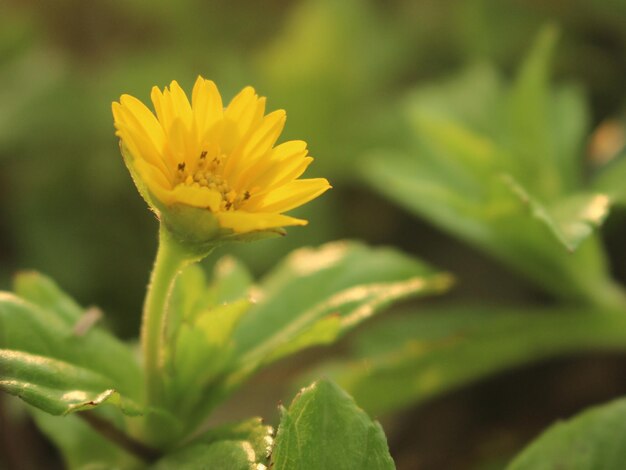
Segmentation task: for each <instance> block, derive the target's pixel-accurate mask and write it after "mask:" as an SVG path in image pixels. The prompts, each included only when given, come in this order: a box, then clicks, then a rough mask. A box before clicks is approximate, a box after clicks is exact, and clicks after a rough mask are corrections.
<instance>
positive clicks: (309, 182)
mask: <svg viewBox="0 0 626 470" xmlns="http://www.w3.org/2000/svg"><path fill="white" fill-rule="evenodd" d="M330 187H331V186H330V184H329V183H328V180H326V179H325V178H312V179H306V180H295V181H291V182H290V183H287V184H285V185H283V186H281V187H279V188H277V189H275V190H273V191H270V192H268V193H267V195H266V196H265V197H264V198H263V199H262V200H260V201H259V202H258V203H256V204H255V205H254V210H258V211H262V212H286V211H288V210H291V209H293V208H295V207H298V206H301V205H302V204H306V203H307V202H309V201H310V200H312V199H315V198H316V197H317V196H319V195H320V194H322V193H324V192H325V191H327V190H328V189H330ZM249 207H250V206H249V205H247V204H246V206H245V208H246V209H248V208H249ZM250 208H252V207H250Z"/></svg>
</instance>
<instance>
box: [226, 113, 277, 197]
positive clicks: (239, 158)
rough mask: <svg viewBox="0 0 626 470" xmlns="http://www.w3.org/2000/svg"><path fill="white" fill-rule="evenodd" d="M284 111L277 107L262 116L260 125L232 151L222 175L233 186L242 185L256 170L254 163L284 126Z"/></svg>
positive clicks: (270, 145) (244, 184)
mask: <svg viewBox="0 0 626 470" xmlns="http://www.w3.org/2000/svg"><path fill="white" fill-rule="evenodd" d="M285 120H286V115H285V111H284V110H282V109H279V110H278V111H274V112H273V113H270V114H268V115H267V116H265V117H264V118H263V122H262V123H261V125H260V126H259V127H258V128H257V129H255V130H254V131H253V132H252V133H251V134H250V137H249V138H247V139H245V140H244V142H243V143H242V144H241V145H240V146H239V147H238V148H237V149H235V150H234V151H233V154H234V155H233V156H232V158H229V159H228V161H227V162H226V166H225V168H224V176H225V177H226V178H228V179H229V181H230V183H231V185H232V186H233V187H234V188H239V187H244V186H246V185H247V182H248V181H249V180H250V178H251V177H252V176H253V175H254V173H255V172H256V171H257V170H256V168H255V164H256V163H257V161H258V160H259V159H260V158H261V157H263V155H265V154H266V153H267V152H268V151H269V150H270V149H271V148H272V146H273V145H274V144H275V143H276V141H277V140H278V137H280V134H281V132H282V131H283V128H284V127H285Z"/></svg>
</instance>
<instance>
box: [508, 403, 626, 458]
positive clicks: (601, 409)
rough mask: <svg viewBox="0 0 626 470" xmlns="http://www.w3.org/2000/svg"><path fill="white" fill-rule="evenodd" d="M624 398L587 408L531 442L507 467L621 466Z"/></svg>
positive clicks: (625, 422) (625, 420) (625, 452)
mask: <svg viewBox="0 0 626 470" xmlns="http://www.w3.org/2000/svg"><path fill="white" fill-rule="evenodd" d="M624 435H626V399H625V398H621V399H619V400H615V401H613V402H611V403H608V404H605V405H601V406H596V407H593V408H590V409H588V410H586V411H584V412H583V413H581V414H579V415H577V416H575V417H574V418H572V419H570V420H568V421H565V422H560V423H557V424H555V425H553V426H552V427H550V428H549V429H548V430H547V431H545V432H544V433H543V434H542V435H541V436H539V438H537V440H535V441H534V442H532V443H531V444H530V445H529V446H528V447H527V448H526V449H525V450H524V451H522V453H521V454H520V455H519V456H518V457H517V458H515V460H514V461H513V462H512V463H511V464H510V465H509V466H508V467H507V469H508V470H559V469H568V470H596V469H600V468H601V469H604V470H621V469H622V468H624V462H626V446H624Z"/></svg>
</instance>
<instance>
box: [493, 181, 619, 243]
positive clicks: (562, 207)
mask: <svg viewBox="0 0 626 470" xmlns="http://www.w3.org/2000/svg"><path fill="white" fill-rule="evenodd" d="M503 180H504V181H505V182H506V184H507V185H508V186H509V187H510V188H511V191H513V193H514V194H515V195H516V196H517V197H519V199H520V201H521V202H523V203H524V204H527V205H528V208H529V209H530V211H531V213H532V215H533V216H534V217H535V218H536V219H537V220H539V221H541V222H542V223H544V224H545V225H546V227H547V228H548V229H549V230H550V231H551V232H552V233H553V234H554V236H555V237H556V238H557V239H558V240H559V241H560V242H561V243H563V245H565V246H566V247H567V249H568V250H570V251H574V250H576V249H577V248H578V246H579V245H580V243H581V242H582V241H583V240H585V239H586V238H587V237H588V236H589V235H590V234H591V233H592V232H593V230H594V229H595V228H598V227H600V226H601V225H602V223H603V222H604V220H605V219H606V217H607V215H608V213H609V202H610V201H609V197H608V196H607V195H605V194H600V193H595V194H584V193H579V194H575V195H572V196H569V197H567V198H563V199H560V200H558V201H557V203H556V204H554V205H553V206H552V207H547V206H546V205H545V204H543V203H541V202H540V201H539V200H537V199H536V198H535V197H533V196H531V195H530V194H529V193H528V192H527V191H526V190H525V189H524V188H523V187H522V185H520V184H519V183H518V182H517V181H515V179H514V178H513V177H512V176H510V175H503Z"/></svg>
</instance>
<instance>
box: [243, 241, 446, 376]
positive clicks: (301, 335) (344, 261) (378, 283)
mask: <svg viewBox="0 0 626 470" xmlns="http://www.w3.org/2000/svg"><path fill="white" fill-rule="evenodd" d="M449 285H450V278H449V276H447V275H443V274H440V273H436V272H435V271H433V270H432V269H431V268H429V267H427V266H426V265H425V264H422V263H420V262H418V261H417V260H415V259H411V258H409V257H407V256H405V255H403V254H401V253H400V252H397V251H395V250H392V249H389V248H377V249H372V248H369V247H367V246H365V245H362V244H359V243H355V242H350V243H348V242H336V243H329V244H327V245H324V246H322V247H320V248H317V249H312V248H303V249H300V250H297V251H296V252H294V253H292V254H291V255H290V256H289V257H288V258H287V259H286V260H285V261H284V262H282V263H281V264H280V265H279V266H278V267H277V268H276V269H275V270H274V271H272V273H271V274H270V275H269V276H268V277H267V278H265V279H264V280H263V282H262V283H261V284H260V286H259V289H258V291H257V292H256V296H257V300H256V304H255V305H253V307H252V308H251V309H250V311H249V312H248V313H247V314H246V315H245V316H244V317H243V318H242V320H241V322H240V323H239V325H238V326H237V328H236V329H235V331H234V336H233V340H234V341H235V345H236V351H235V354H236V355H237V357H238V361H239V367H240V368H242V370H244V371H251V370H254V368H256V367H257V366H258V365H260V364H262V363H269V362H271V361H272V360H275V359H278V358H280V357H283V356H285V355H287V354H293V353H295V352H297V351H299V350H300V349H302V348H304V347H310V346H313V345H315V344H327V343H329V342H331V341H334V340H335V339H336V338H337V337H339V336H340V335H341V334H343V333H345V332H346V331H348V330H350V329H351V328H353V327H354V326H356V325H357V324H359V323H360V322H362V321H363V320H365V319H367V318H369V317H371V316H372V315H374V314H375V313H376V312H378V311H379V310H381V309H382V308H384V307H386V306H387V305H389V304H390V303H392V302H394V301H397V300H399V299H403V298H407V297H411V296H416V295H423V294H428V293H436V292H441V291H442V290H445V289H446V288H447V287H448V286H449Z"/></svg>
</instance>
